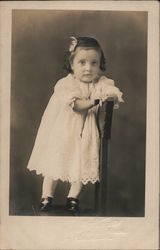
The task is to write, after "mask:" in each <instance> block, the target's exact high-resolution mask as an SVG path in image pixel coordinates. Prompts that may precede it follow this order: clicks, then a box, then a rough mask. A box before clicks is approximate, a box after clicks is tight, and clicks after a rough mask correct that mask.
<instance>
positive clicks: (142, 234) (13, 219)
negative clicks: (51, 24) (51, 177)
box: [0, 1, 159, 249]
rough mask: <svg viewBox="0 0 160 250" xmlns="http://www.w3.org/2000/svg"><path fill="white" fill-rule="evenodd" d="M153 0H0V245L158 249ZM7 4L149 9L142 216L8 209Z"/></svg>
mask: <svg viewBox="0 0 160 250" xmlns="http://www.w3.org/2000/svg"><path fill="white" fill-rule="evenodd" d="M158 8H159V5H158V2H155V1H107V2H106V1H93V2H91V1H85V2H84V1H81V2H78V1H76V2H74V1H72V2H70V1H63V2H62V1H45V2H43V1H41V2H39V1H28V2H25V1H24V2H23V1H17V2H16V1H15V2H12V1H9V2H5V1H2V2H0V13H1V14H0V17H1V19H0V65H1V66H0V83H1V85H0V86H1V96H0V97H1V103H0V104H1V106H0V107H1V109H0V112H1V113H0V115H1V117H0V118H1V123H0V125H1V127H0V129H1V130H0V132H1V133H0V136H1V137H0V139H1V141H0V142H1V144H0V160H1V173H0V178H1V182H0V183H1V184H0V185H1V186H0V191H1V214H0V215H1V217H0V219H1V240H0V249H158V197H159V195H158V192H159V58H158V56H157V55H159V43H158V39H159V24H158V23H159V13H158V10H159V9H158ZM12 9H61V10H62V9H63V10H66V9H72V10H73V9H74V10H76V9H77V10H80V9H81V10H82V9H89V10H103V11H104V10H122V11H125V10H126V11H128V10H130V11H147V12H148V73H147V143H146V145H147V146H146V196H145V199H146V207H145V218H98V217H85V218H83V217H79V218H74V217H67V218H66V217H65V218H64V217H36V216H35V217H30V216H26V217H23V216H8V214H9V206H8V204H9V197H8V194H9V189H8V185H6V183H9V157H8V155H9V140H10V125H9V114H10V62H11V53H10V52H11V12H12Z"/></svg>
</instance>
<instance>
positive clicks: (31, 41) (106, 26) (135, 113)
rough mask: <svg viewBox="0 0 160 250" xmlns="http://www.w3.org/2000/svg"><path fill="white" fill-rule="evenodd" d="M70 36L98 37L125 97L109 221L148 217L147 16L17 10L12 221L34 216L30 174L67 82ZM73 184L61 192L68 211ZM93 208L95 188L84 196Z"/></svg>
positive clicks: (115, 130) (37, 181) (113, 153)
mask: <svg viewBox="0 0 160 250" xmlns="http://www.w3.org/2000/svg"><path fill="white" fill-rule="evenodd" d="M70 36H91V37H94V38H96V39H97V40H98V41H99V42H100V44H101V46H102V48H103V51H104V54H105V57H106V72H105V74H106V76H108V77H109V78H112V79H113V80H114V81H115V83H116V86H117V87H118V88H120V90H121V91H122V92H123V93H124V95H123V98H124V101H125V102H124V104H121V105H120V108H119V109H118V110H114V113H113V121H112V131H111V140H110V145H109V163H108V170H107V171H108V177H107V178H108V181H107V194H106V195H107V215H108V216H144V215H145V147H146V89H147V12H141V11H137V12H135V11H86V10H85V11H81V10H79V11H77V10H76V11H74V10H66V11H65V10H63V11H61V10H13V12H12V48H11V50H12V52H11V134H10V215H32V214H33V211H32V207H33V206H34V205H35V204H38V203H39V201H40V195H41V187H42V180H43V178H42V176H41V175H39V176H37V175H36V173H35V172H34V171H32V172H29V171H28V170H27V163H28V160H29V157H30V154H31V152H32V148H33V145H34V141H35V137H36V134H37V130H38V127H39V124H40V121H41V117H42V114H43V112H44V110H45V108H46V105H47V103H48V101H49V98H50V97H51V95H52V94H53V91H54V85H55V84H56V82H57V80H59V79H60V78H62V77H63V76H66V75H67V72H66V71H65V70H64V55H65V52H66V50H67V49H68V45H69V37H70ZM68 188H69V185H68V183H63V182H60V183H59V184H58V186H57V190H56V197H55V201H56V204H64V203H65V199H66V198H65V197H66V194H67V192H68ZM80 202H81V206H82V207H83V208H92V207H93V206H94V185H92V184H87V185H86V186H85V187H84V189H83V191H82V193H81V195H80Z"/></svg>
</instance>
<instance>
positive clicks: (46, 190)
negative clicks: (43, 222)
mask: <svg viewBox="0 0 160 250" xmlns="http://www.w3.org/2000/svg"><path fill="white" fill-rule="evenodd" d="M65 66H66V69H67V70H68V71H69V74H68V75H67V76H66V77H64V78H62V79H60V80H59V81H58V82H57V84H56V85H55V88H54V94H53V95H52V97H51V98H50V101H49V103H48V105H47V108H46V110H45V112H44V114H43V116H42V120H41V124H40V127H39V130H38V133H37V137H36V140H35V145H34V148H33V151H32V154H31V157H30V160H29V163H28V166H27V168H28V169H29V170H36V173H37V174H42V175H43V176H44V180H43V187H42V199H41V204H40V210H41V211H47V210H49V209H50V208H51V207H52V201H53V202H54V192H55V188H56V184H57V180H62V181H68V182H69V183H70V184H71V187H70V190H69V194H68V197H67V203H66V207H67V210H68V211H70V212H73V213H76V212H78V210H79V200H78V195H79V193H80V191H81V189H82V186H83V185H86V184H87V183H88V182H91V183H93V184H94V183H95V182H97V181H99V145H100V141H99V140H100V138H99V131H98V128H97V121H96V115H97V110H98V108H99V106H101V105H102V103H103V102H104V101H107V100H108V99H109V98H113V100H114V107H115V108H118V104H119V102H122V101H123V100H122V93H121V92H120V91H119V89H118V88H116V87H115V86H114V81H113V80H111V79H108V78H107V77H105V76H103V75H102V72H103V71H104V70H105V58H104V54H103V51H102V49H101V47H100V44H99V43H98V42H97V40H96V39H94V38H91V37H77V38H75V37H71V44H70V46H69V51H68V57H67V60H66V65H65Z"/></svg>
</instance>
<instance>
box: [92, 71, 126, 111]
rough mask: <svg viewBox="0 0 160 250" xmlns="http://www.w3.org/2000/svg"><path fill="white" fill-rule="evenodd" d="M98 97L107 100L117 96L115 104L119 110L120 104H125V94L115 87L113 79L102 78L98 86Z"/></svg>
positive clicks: (115, 107)
mask: <svg viewBox="0 0 160 250" xmlns="http://www.w3.org/2000/svg"><path fill="white" fill-rule="evenodd" d="M96 95H97V97H98V98H99V99H102V100H105V99H106V98H107V97H108V96H112V95H116V96H117V100H116V101H115V102H114V109H118V108H119V103H120V102H124V100H123V98H122V95H123V93H122V92H121V91H120V90H119V88H117V87H116V86H115V83H114V81H113V80H112V79H108V78H107V77H105V76H102V77H101V78H100V80H99V83H98V84H97V89H96Z"/></svg>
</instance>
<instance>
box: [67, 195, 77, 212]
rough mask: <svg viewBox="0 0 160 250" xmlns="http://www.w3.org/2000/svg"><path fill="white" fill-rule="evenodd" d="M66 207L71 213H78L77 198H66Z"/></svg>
mask: <svg viewBox="0 0 160 250" xmlns="http://www.w3.org/2000/svg"><path fill="white" fill-rule="evenodd" d="M66 209H67V211H68V212H70V213H71V214H72V215H78V214H79V210H80V209H79V200H78V199H76V198H71V197H70V198H67V203H66Z"/></svg>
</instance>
